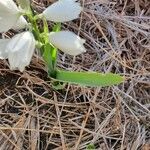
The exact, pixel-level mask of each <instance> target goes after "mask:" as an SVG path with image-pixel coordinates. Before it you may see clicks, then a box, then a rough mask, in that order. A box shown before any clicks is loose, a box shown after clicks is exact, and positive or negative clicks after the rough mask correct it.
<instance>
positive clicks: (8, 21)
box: [0, 0, 20, 32]
mask: <svg viewBox="0 0 150 150" xmlns="http://www.w3.org/2000/svg"><path fill="white" fill-rule="evenodd" d="M19 16H20V12H19V9H18V8H17V6H16V4H15V3H14V2H13V1H12V0H0V32H6V31H8V30H9V29H10V28H12V26H13V25H14V24H15V23H16V21H17V20H18V18H19Z"/></svg>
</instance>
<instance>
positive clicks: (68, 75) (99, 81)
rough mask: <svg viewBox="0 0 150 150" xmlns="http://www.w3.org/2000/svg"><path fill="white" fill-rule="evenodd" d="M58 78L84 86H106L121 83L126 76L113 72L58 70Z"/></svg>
mask: <svg viewBox="0 0 150 150" xmlns="http://www.w3.org/2000/svg"><path fill="white" fill-rule="evenodd" d="M56 80H58V81H61V82H69V83H74V84H79V85H83V86H91V87H98V86H103V87H105V86H111V85H116V84H120V83H121V82H123V81H124V77H122V76H120V75H118V74H113V73H107V74H103V73H96V72H69V71H61V70H57V71H56Z"/></svg>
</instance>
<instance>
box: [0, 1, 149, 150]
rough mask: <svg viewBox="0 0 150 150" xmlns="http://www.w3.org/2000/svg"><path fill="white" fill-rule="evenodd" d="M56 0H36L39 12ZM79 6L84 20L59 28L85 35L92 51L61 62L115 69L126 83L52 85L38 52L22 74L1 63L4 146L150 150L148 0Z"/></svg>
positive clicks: (0, 144) (4, 149)
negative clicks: (92, 85)
mask: <svg viewBox="0 0 150 150" xmlns="http://www.w3.org/2000/svg"><path fill="white" fill-rule="evenodd" d="M53 2H54V0H53ZM51 3H52V0H49V1H48V0H47V1H46V0H32V6H33V7H34V8H35V9H36V10H37V11H38V12H42V11H43V10H44V9H45V8H46V7H48V6H49V5H50V4H51ZM81 4H82V6H83V7H84V10H83V12H82V14H81V16H80V18H79V19H77V20H74V21H72V22H67V23H64V24H63V25H62V28H63V29H64V30H70V31H73V32H75V33H76V34H78V35H80V36H81V37H82V38H84V39H86V44H85V47H86V49H87V52H86V53H84V54H82V55H78V56H76V57H74V58H73V57H72V56H69V55H66V54H64V53H62V52H59V59H58V67H59V68H63V69H65V70H77V71H81V70H85V71H97V72H113V73H114V72H115V73H118V74H120V75H123V76H125V77H126V81H125V82H124V83H122V84H120V85H118V86H112V87H105V88H102V87H99V88H90V87H80V86H77V85H71V84H67V85H66V86H65V87H64V89H62V90H55V89H54V88H53V87H52V85H51V82H50V79H49V78H48V77H47V73H46V69H45V67H44V62H43V61H42V59H41V58H40V57H39V56H38V55H37V54H35V55H34V57H33V59H32V62H31V64H30V66H29V67H27V68H26V70H25V71H24V72H23V73H21V72H19V71H10V70H9V67H8V62H7V61H4V60H0V150H84V149H86V148H87V147H88V145H89V144H91V145H94V147H95V149H97V150H150V1H149V0H82V1H81ZM51 27H52V23H51V22H49V28H51ZM13 33H15V32H14V31H13V30H11V31H9V32H7V33H6V34H7V35H8V36H11V35H12V34H13Z"/></svg>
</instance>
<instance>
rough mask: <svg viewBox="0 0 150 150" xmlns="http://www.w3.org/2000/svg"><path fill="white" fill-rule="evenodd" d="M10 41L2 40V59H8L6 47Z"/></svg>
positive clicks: (0, 43) (0, 48) (0, 47)
mask: <svg viewBox="0 0 150 150" xmlns="http://www.w3.org/2000/svg"><path fill="white" fill-rule="evenodd" d="M8 42H9V39H0V59H7V57H8V53H7V52H6V46H7V44H8Z"/></svg>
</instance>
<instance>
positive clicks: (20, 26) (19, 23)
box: [12, 16, 28, 30]
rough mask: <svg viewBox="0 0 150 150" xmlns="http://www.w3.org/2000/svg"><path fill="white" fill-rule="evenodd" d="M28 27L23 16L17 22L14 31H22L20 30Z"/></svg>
mask: <svg viewBox="0 0 150 150" xmlns="http://www.w3.org/2000/svg"><path fill="white" fill-rule="evenodd" d="M27 26H28V23H27V21H26V20H25V18H24V17H23V16H21V17H20V18H19V19H18V20H17V22H16V24H15V25H14V26H13V27H12V29H14V30H20V29H23V28H25V27H27Z"/></svg>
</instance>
